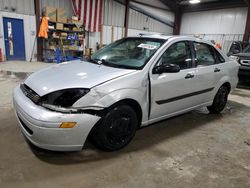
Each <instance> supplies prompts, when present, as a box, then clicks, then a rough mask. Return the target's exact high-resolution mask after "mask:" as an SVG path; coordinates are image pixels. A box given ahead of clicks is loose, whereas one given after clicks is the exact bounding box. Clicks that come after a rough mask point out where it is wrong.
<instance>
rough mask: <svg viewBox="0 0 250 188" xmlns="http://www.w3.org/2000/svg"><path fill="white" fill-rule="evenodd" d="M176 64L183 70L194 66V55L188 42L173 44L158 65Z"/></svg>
mask: <svg viewBox="0 0 250 188" xmlns="http://www.w3.org/2000/svg"><path fill="white" fill-rule="evenodd" d="M165 63H166V64H176V65H179V66H180V68H181V69H187V68H190V67H191V66H192V55H191V50H190V47H189V43H188V42H187V41H182V42H177V43H174V44H172V45H171V46H170V47H169V48H168V49H167V50H166V51H165V52H164V53H163V55H162V57H161V58H160V60H159V61H158V63H157V65H161V64H165Z"/></svg>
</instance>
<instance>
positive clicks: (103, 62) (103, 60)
mask: <svg viewBox="0 0 250 188" xmlns="http://www.w3.org/2000/svg"><path fill="white" fill-rule="evenodd" d="M89 61H90V62H92V63H95V64H98V65H105V66H108V67H115V68H123V69H124V68H125V69H136V68H135V67H131V66H127V65H121V64H115V63H111V62H109V61H107V60H105V59H89Z"/></svg>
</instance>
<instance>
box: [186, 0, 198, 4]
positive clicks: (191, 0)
mask: <svg viewBox="0 0 250 188" xmlns="http://www.w3.org/2000/svg"><path fill="white" fill-rule="evenodd" d="M200 2H201V1H200V0H189V3H190V4H197V3H200Z"/></svg>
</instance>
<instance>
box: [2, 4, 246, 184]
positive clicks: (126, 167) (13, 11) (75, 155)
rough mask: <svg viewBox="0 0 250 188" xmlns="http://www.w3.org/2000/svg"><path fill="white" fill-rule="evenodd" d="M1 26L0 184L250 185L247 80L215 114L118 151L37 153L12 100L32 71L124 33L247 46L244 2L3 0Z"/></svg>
mask: <svg viewBox="0 0 250 188" xmlns="http://www.w3.org/2000/svg"><path fill="white" fill-rule="evenodd" d="M43 17H46V19H47V20H48V32H46V34H45V36H43V35H42V36H41V35H39V33H40V30H41V25H42V24H41V23H42V18H43ZM0 27H1V29H0V91H1V92H0V122H1V123H0V124H1V126H0V148H1V152H0V161H1V162H0V188H5V187H6V188H9V187H15V188H16V187H25V188H28V187H37V188H38V187H192V188H193V187H218V188H219V187H240V188H242V187H250V123H249V122H250V115H249V114H250V84H249V83H250V82H249V80H250V74H249V80H244V79H240V81H239V83H238V86H237V88H236V89H235V90H234V91H233V92H232V93H230V95H229V99H228V103H227V106H226V108H225V109H224V111H223V112H222V113H221V114H210V115H208V114H209V112H208V111H207V110H206V109H205V108H201V109H198V110H194V111H192V112H189V113H186V114H184V115H180V116H178V117H174V118H170V119H166V120H163V121H161V122H159V123H155V124H153V125H150V126H148V127H145V128H141V129H139V130H138V131H137V133H136V135H135V138H134V139H133V140H132V142H131V143H130V144H129V145H128V146H127V147H125V148H123V149H122V150H119V151H115V152H105V151H101V150H99V149H97V148H96V147H95V146H93V145H92V143H91V142H88V143H87V145H86V146H85V147H84V149H83V150H82V151H80V152H55V151H48V150H43V149H40V148H37V147H35V146H33V145H31V144H30V143H28V142H27V141H26V140H25V138H24V137H23V135H22V134H21V131H20V128H19V127H18V125H17V121H16V118H15V112H14V108H13V101H12V92H13V90H14V88H15V87H16V86H17V85H18V84H20V83H22V82H23V81H24V79H25V78H26V77H27V76H29V75H30V74H32V73H33V72H35V71H38V70H40V69H42V68H46V67H50V66H53V65H55V64H60V63H62V62H65V61H71V60H77V59H83V58H88V57H90V56H91V55H92V54H93V53H94V52H96V51H97V50H98V49H100V48H102V47H104V46H106V45H108V44H110V43H112V42H114V41H116V40H118V39H121V38H124V37H129V36H139V35H142V34H148V35H152V34H154V35H157V34H159V35H184V36H194V37H197V38H201V39H204V40H207V41H213V42H214V43H215V44H216V45H217V44H218V45H219V47H220V48H221V50H222V51H223V53H225V54H228V53H229V52H230V49H231V48H232V44H233V43H234V42H237V43H240V44H242V45H243V47H245V46H247V45H248V44H249V36H250V0H230V1H228V0H191V1H189V0H18V1H16V0H8V1H7V0H0ZM40 34H41V33H40ZM46 35H47V36H46ZM249 71H250V70H249Z"/></svg>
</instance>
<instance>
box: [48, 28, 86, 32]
mask: <svg viewBox="0 0 250 188" xmlns="http://www.w3.org/2000/svg"><path fill="white" fill-rule="evenodd" d="M49 30H50V31H59V32H65V33H84V31H72V30H64V29H50V28H49Z"/></svg>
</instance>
